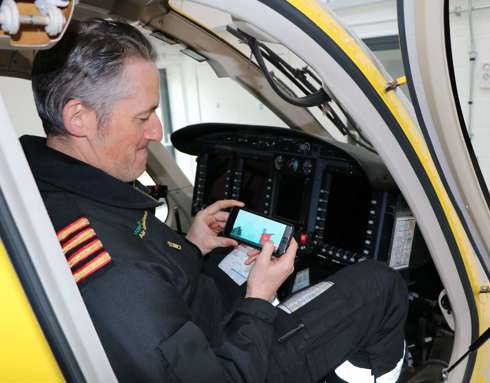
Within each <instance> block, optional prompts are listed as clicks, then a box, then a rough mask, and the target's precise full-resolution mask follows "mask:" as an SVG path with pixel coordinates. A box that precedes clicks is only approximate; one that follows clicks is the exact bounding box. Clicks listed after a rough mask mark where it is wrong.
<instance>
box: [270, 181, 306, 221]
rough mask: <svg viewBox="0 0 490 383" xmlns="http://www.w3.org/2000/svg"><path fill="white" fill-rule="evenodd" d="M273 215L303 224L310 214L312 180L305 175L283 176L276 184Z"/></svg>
mask: <svg viewBox="0 0 490 383" xmlns="http://www.w3.org/2000/svg"><path fill="white" fill-rule="evenodd" d="M276 190H277V191H276V199H275V203H274V209H273V211H272V215H273V216H274V217H277V218H282V219H286V220H289V221H293V222H295V223H299V224H303V223H304V220H305V217H306V214H307V212H308V202H309V195H310V180H309V178H307V177H305V176H303V175H297V174H281V175H280V176H279V177H278V180H277V184H276Z"/></svg>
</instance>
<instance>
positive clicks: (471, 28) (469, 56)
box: [449, 0, 490, 189]
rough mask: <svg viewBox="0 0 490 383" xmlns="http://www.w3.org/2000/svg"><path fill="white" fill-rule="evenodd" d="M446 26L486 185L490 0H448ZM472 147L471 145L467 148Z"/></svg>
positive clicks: (489, 135)
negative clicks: (474, 0) (479, 0)
mask: <svg viewBox="0 0 490 383" xmlns="http://www.w3.org/2000/svg"><path fill="white" fill-rule="evenodd" d="M449 22H450V24H449V27H450V28H449V30H450V39H451V52H452V60H453V67H454V77H455V80H456V86H457V90H458V99H459V104H460V107H461V111H462V114H463V118H464V124H465V129H466V132H467V137H468V140H467V143H468V144H469V145H471V147H472V150H473V151H474V154H475V158H476V160H477V162H478V166H479V167H480V170H481V173H482V175H483V177H482V178H483V179H482V182H485V183H486V186H487V189H488V185H489V183H490V150H489V145H488V143H489V142H490V129H489V128H488V121H489V119H490V112H489V108H488V104H489V102H490V59H489V57H490V46H489V45H488V36H489V35H490V2H488V1H484V2H473V1H471V0H469V1H461V0H451V1H449ZM470 151H471V149H470Z"/></svg>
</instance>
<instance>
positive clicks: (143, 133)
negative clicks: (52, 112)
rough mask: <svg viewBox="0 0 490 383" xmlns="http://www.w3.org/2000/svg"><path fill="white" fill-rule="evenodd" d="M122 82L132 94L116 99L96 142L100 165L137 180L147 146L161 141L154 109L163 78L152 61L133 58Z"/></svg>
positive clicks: (122, 176) (143, 162)
mask: <svg viewBox="0 0 490 383" xmlns="http://www.w3.org/2000/svg"><path fill="white" fill-rule="evenodd" d="M121 81H123V82H125V86H126V89H127V92H128V94H129V96H127V97H124V98H122V99H120V100H118V101H116V102H114V104H113V106H112V109H111V115H110V117H109V119H108V120H107V122H106V123H105V124H104V125H103V126H99V127H98V130H97V136H96V138H95V140H94V141H93V146H94V147H93V149H94V150H93V153H95V154H96V156H97V160H96V162H97V163H98V167H99V168H101V169H102V170H104V171H105V172H106V173H109V174H110V175H112V176H113V177H115V178H118V179H119V180H121V181H124V182H129V181H134V180H135V179H137V178H138V177H139V176H140V175H141V174H142V173H143V172H144V170H145V168H146V160H147V149H146V147H147V145H148V143H149V142H150V141H161V139H162V125H161V123H160V120H159V119H158V117H157V115H156V113H155V110H156V108H157V107H158V103H159V98H160V93H159V89H160V77H159V74H158V70H157V68H156V67H155V65H154V64H153V63H152V62H149V61H144V60H131V61H128V62H127V63H126V64H125V66H124V71H123V74H122V78H121Z"/></svg>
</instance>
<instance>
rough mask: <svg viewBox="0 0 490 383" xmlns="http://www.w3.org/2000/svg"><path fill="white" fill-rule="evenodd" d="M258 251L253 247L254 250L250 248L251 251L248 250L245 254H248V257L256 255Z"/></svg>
mask: <svg viewBox="0 0 490 383" xmlns="http://www.w3.org/2000/svg"><path fill="white" fill-rule="evenodd" d="M259 253H260V250H257V249H254V250H252V251H249V252H248V253H247V255H248V256H249V257H256V256H257V255H259Z"/></svg>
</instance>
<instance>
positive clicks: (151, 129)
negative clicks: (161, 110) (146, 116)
mask: <svg viewBox="0 0 490 383" xmlns="http://www.w3.org/2000/svg"><path fill="white" fill-rule="evenodd" d="M145 138H146V139H147V140H148V141H158V142H160V141H161V140H162V138H163V128H162V123H161V122H160V119H159V118H158V116H157V114H156V113H153V114H152V116H151V117H150V124H149V125H148V128H147V130H146V137H145Z"/></svg>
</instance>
